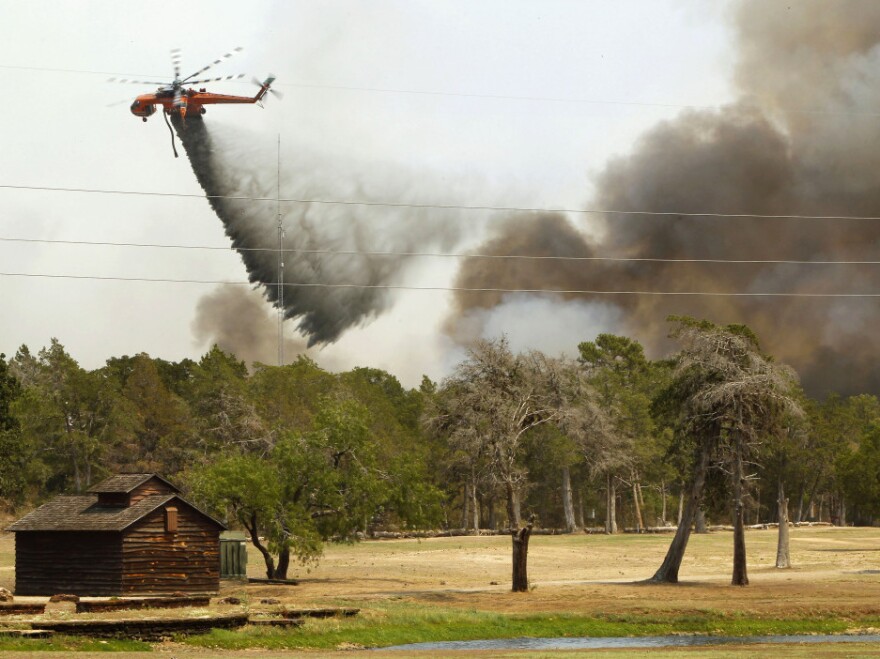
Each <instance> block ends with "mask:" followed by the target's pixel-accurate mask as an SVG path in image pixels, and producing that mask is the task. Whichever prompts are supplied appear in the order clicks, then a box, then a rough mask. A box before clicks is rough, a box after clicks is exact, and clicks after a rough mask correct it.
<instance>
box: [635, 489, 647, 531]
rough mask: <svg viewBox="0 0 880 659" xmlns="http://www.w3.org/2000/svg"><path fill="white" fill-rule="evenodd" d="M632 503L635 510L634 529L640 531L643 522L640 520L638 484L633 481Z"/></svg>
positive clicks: (643, 524) (643, 526)
mask: <svg viewBox="0 0 880 659" xmlns="http://www.w3.org/2000/svg"><path fill="white" fill-rule="evenodd" d="M633 505H634V506H635V512H636V531H637V532H639V533H641V532H642V529H644V528H645V522H644V520H642V507H641V506H640V505H639V485H638V483H637V482H636V481H633Z"/></svg>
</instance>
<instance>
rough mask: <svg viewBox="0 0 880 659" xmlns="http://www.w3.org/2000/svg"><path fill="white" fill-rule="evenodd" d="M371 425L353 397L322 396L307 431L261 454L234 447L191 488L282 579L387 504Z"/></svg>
mask: <svg viewBox="0 0 880 659" xmlns="http://www.w3.org/2000/svg"><path fill="white" fill-rule="evenodd" d="M369 422H370V415H369V412H368V411H367V409H366V408H365V407H364V406H363V405H361V404H360V403H358V402H357V401H355V400H352V399H351V398H345V397H338V396H337V397H327V398H325V399H324V400H323V401H322V403H321V405H320V407H319V408H318V410H317V412H316V414H315V418H314V424H313V428H312V429H311V430H310V431H308V432H306V433H295V432H286V433H283V434H281V436H280V437H279V438H278V440H277V441H276V442H275V443H274V445H273V446H272V447H271V449H270V450H269V451H268V452H267V453H266V455H265V456H264V457H260V456H258V455H255V454H253V453H250V454H248V453H243V452H241V451H238V452H235V453H232V454H228V455H226V456H225V457H223V458H221V459H219V460H217V461H216V462H214V463H213V464H208V465H204V466H201V467H199V468H196V469H195V470H194V471H193V472H192V473H191V474H190V477H189V482H190V486H191V487H192V489H193V492H194V493H195V495H196V497H197V498H198V499H199V500H200V501H203V502H204V503H206V504H207V505H208V506H209V507H210V508H212V509H213V510H216V511H219V512H220V513H222V514H226V515H231V516H233V517H234V518H235V519H236V520H237V521H238V522H239V523H240V524H241V525H242V526H243V527H244V528H246V529H247V530H248V532H249V533H250V536H251V541H252V542H253V544H254V546H255V547H256V548H257V550H258V551H260V553H261V554H262V555H263V559H264V562H265V564H266V574H267V576H268V577H269V578H274V579H285V578H287V573H288V569H289V565H290V561H291V558H293V559H295V560H297V561H299V562H300V563H302V564H307V563H310V562H314V561H317V559H318V557H319V556H320V554H321V552H322V548H323V543H324V542H326V541H327V540H329V539H334V540H350V539H354V538H355V537H356V534H357V533H358V532H364V531H365V530H366V528H367V526H368V524H369V523H370V520H371V519H372V517H373V516H374V515H375V514H377V512H378V511H379V510H380V509H381V507H382V506H383V505H386V504H387V503H388V490H387V488H386V487H385V485H386V483H387V482H388V480H389V475H388V473H387V472H386V471H385V469H384V465H380V464H379V462H378V461H377V459H376V442H375V438H374V437H373V436H372V434H371V432H370V423H369ZM261 537H265V538H267V540H268V545H264V544H263V543H262V541H261V540H260V538H261Z"/></svg>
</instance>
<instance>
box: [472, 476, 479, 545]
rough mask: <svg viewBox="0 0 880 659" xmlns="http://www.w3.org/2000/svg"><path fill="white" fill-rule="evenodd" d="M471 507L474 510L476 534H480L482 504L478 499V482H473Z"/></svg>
mask: <svg viewBox="0 0 880 659" xmlns="http://www.w3.org/2000/svg"><path fill="white" fill-rule="evenodd" d="M471 507H472V509H473V512H474V535H480V504H479V501H478V499H477V484H476V482H473V483H471Z"/></svg>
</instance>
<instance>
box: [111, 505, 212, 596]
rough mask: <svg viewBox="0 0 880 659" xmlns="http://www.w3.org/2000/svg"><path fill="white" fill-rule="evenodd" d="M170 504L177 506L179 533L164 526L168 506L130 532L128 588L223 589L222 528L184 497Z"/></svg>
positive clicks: (127, 534)
mask: <svg viewBox="0 0 880 659" xmlns="http://www.w3.org/2000/svg"><path fill="white" fill-rule="evenodd" d="M170 505H173V506H174V507H176V508H177V510H178V513H177V515H178V521H177V532H176V533H166V531H165V511H164V508H159V509H157V510H155V511H153V512H152V513H150V514H149V515H147V516H146V517H144V518H143V519H142V520H141V521H140V522H138V523H137V524H135V525H134V526H133V527H131V528H130V529H128V530H127V531H126V532H125V537H124V539H123V542H122V555H123V566H124V567H123V577H122V590H123V593H125V594H134V593H147V592H149V593H173V592H178V591H179V592H185V593H193V592H195V593H215V592H217V591H218V590H219V589H220V529H219V528H218V527H217V526H216V525H215V524H213V523H211V522H210V521H209V520H207V519H205V518H204V517H203V516H202V515H200V514H198V513H196V512H195V511H193V510H192V509H191V508H190V507H189V506H186V505H183V504H181V503H180V502H179V501H172V502H171V504H170Z"/></svg>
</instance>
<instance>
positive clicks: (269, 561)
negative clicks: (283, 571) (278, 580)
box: [239, 514, 275, 579]
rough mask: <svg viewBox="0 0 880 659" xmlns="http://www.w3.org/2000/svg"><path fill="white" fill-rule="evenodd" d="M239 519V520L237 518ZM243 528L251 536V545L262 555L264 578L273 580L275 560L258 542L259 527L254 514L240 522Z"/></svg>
mask: <svg viewBox="0 0 880 659" xmlns="http://www.w3.org/2000/svg"><path fill="white" fill-rule="evenodd" d="M239 519H241V518H239ZM241 521H242V524H243V526H244V528H246V529H247V532H248V533H250V535H251V543H252V544H253V545H254V547H256V548H257V550H258V551H259V552H260V553H261V554H262V555H263V562H264V563H266V578H267V579H275V559H274V558H273V557H272V554H271V553H269V550H268V549H266V547H265V546H263V543H262V542H260V534H259V533H258V531H259V525H258V524H257V516H256V514H253V515H251V517H250V520H247V521H246V520H241Z"/></svg>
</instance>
